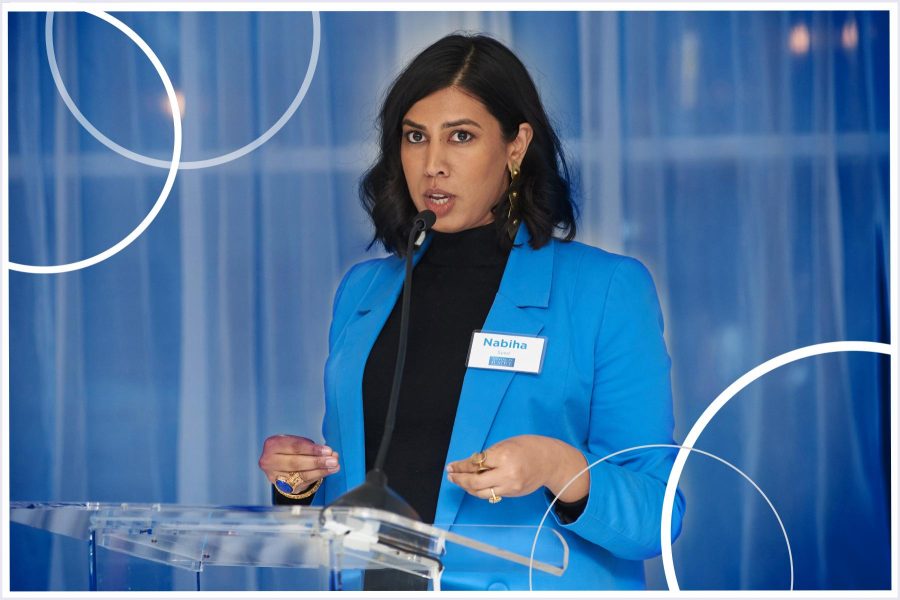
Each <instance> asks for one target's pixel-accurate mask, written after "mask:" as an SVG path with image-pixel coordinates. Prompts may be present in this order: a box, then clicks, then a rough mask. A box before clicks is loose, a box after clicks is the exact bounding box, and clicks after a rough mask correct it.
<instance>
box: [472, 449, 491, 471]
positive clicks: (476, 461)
mask: <svg viewBox="0 0 900 600" xmlns="http://www.w3.org/2000/svg"><path fill="white" fill-rule="evenodd" d="M471 460H472V464H473V465H475V466H476V467H478V470H477V471H476V472H477V473H483V472H485V471H490V467H486V466H484V461H486V460H487V453H486V452H476V453H475V454H473V455H472V459H471Z"/></svg>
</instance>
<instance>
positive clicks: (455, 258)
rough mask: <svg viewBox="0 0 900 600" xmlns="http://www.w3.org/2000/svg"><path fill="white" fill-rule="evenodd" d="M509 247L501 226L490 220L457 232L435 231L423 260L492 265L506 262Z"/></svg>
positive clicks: (453, 264)
mask: <svg viewBox="0 0 900 600" xmlns="http://www.w3.org/2000/svg"><path fill="white" fill-rule="evenodd" d="M510 249H511V245H510V246H509V247H503V246H501V244H500V238H499V234H498V232H497V226H496V225H495V224H494V223H488V224H487V225H482V226H481V227H474V228H472V229H466V230H464V231H458V232H456V233H442V232H440V231H432V232H431V244H430V245H429V246H428V250H427V251H426V252H425V255H424V256H423V257H422V262H423V263H426V264H430V265H435V266H439V267H489V266H496V265H503V264H505V263H506V259H507V258H508V257H509V251H510Z"/></svg>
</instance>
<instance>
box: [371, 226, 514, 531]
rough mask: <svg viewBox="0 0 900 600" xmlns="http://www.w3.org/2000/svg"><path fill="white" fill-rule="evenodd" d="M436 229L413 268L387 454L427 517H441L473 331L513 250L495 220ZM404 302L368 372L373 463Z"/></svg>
mask: <svg viewBox="0 0 900 600" xmlns="http://www.w3.org/2000/svg"><path fill="white" fill-rule="evenodd" d="M431 236H432V240H431V245H430V246H429V247H428V249H427V250H426V251H425V254H424V256H422V258H421V260H420V261H419V262H418V264H417V265H416V267H415V270H414V271H413V286H412V298H411V302H410V316H409V342H408V344H409V345H408V346H407V355H406V366H405V367H404V370H403V384H402V386H401V388H400V403H399V406H398V408H397V424H396V426H395V429H394V436H393V439H392V441H391V446H390V449H389V450H388V454H387V459H386V461H385V473H386V475H387V478H388V485H390V486H391V487H392V488H393V489H394V490H395V491H396V492H397V493H399V494H400V496H402V497H403V498H405V499H406V501H407V502H409V503H410V504H411V505H412V506H413V508H415V509H416V511H417V512H418V513H419V516H420V517H421V518H422V521H424V522H426V523H432V522H433V521H434V514H435V509H436V507H437V497H438V491H439V490H440V486H441V481H442V479H443V476H444V466H445V465H446V460H447V448H448V446H449V445H450V434H451V432H452V431H453V422H454V420H455V418H456V405H457V403H458V402H459V394H460V391H461V390H462V383H463V377H464V376H465V373H466V357H467V356H468V353H469V344H470V342H471V339H472V332H473V331H475V330H477V329H481V328H482V326H483V325H484V321H485V318H486V317H487V314H488V311H490V309H491V305H492V304H493V303H494V296H495V295H496V294H497V290H498V289H499V287H500V279H501V277H502V276H503V270H504V268H505V267H506V259H507V258H508V256H509V249H508V248H502V247H501V245H500V241H499V239H498V234H497V228H496V227H495V226H494V225H485V226H482V227H477V228H474V229H468V230H466V231H461V232H458V233H441V232H437V231H435V232H432V233H431ZM400 305H401V302H400V300H399V299H398V301H397V304H396V305H395V306H394V310H393V311H392V312H391V314H390V316H389V317H388V320H387V322H386V323H385V325H384V328H383V329H382V330H381V334H380V335H379V336H378V339H377V340H376V342H375V345H374V346H373V347H372V351H371V353H370V354H369V359H368V361H367V362H366V370H365V374H364V376H363V411H364V413H365V432H366V470H369V469H370V468H371V467H372V464H373V463H374V462H375V456H376V455H377V454H378V444H379V443H380V442H381V435H382V432H383V431H384V418H385V415H386V414H387V403H388V397H389V395H390V389H391V378H392V376H393V373H394V362H395V360H396V358H397V343H398V336H399V332H400ZM480 449H481V448H475V449H473V450H472V452H476V451H478V450H480Z"/></svg>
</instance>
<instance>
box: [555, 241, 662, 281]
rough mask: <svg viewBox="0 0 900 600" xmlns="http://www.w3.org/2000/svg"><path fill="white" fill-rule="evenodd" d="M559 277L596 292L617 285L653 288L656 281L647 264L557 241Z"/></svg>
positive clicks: (596, 249)
mask: <svg viewBox="0 0 900 600" xmlns="http://www.w3.org/2000/svg"><path fill="white" fill-rule="evenodd" d="M551 243H552V244H554V245H555V248H554V250H555V255H556V259H555V263H556V264H555V268H554V270H555V271H556V272H557V274H558V275H559V276H560V277H562V278H565V279H571V280H572V282H573V284H574V285H576V286H578V287H579V288H588V289H592V290H594V291H601V290H603V289H608V288H609V287H610V286H611V285H612V284H613V283H616V284H619V283H625V284H626V285H629V284H631V285H638V286H641V285H644V286H645V285H647V284H649V285H651V286H652V285H653V278H652V277H651V275H650V271H649V270H648V269H647V267H646V266H644V263H642V262H641V261H639V260H638V259H636V258H632V257H630V256H625V255H623V254H616V253H614V252H608V251H606V250H603V249H601V248H596V247H594V246H589V245H588V244H584V243H582V242H575V241H573V242H565V241H562V240H558V239H554V240H553V241H552V242H551Z"/></svg>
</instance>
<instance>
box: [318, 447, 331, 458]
mask: <svg viewBox="0 0 900 600" xmlns="http://www.w3.org/2000/svg"><path fill="white" fill-rule="evenodd" d="M331 452H332V450H331V448H329V447H328V446H322V447H321V448H319V453H320V454H322V455H325V456H327V455H329V454H331Z"/></svg>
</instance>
